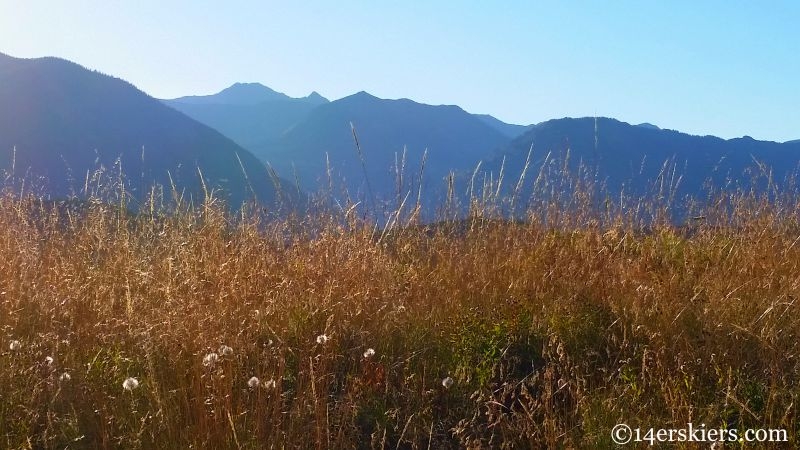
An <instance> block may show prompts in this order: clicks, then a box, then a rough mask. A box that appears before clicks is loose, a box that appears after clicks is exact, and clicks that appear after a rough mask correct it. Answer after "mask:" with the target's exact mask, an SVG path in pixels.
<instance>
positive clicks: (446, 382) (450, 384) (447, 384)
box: [442, 377, 455, 389]
mask: <svg viewBox="0 0 800 450" xmlns="http://www.w3.org/2000/svg"><path fill="white" fill-rule="evenodd" d="M454 383H455V381H453V379H452V378H450V377H447V378H445V379H444V380H442V386H444V387H445V389H450V388H451V387H453V384H454Z"/></svg>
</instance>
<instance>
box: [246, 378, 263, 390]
mask: <svg viewBox="0 0 800 450" xmlns="http://www.w3.org/2000/svg"><path fill="white" fill-rule="evenodd" d="M247 385H248V386H250V389H255V388H257V387H258V386H259V385H261V380H259V379H258V377H251V378H250V379H249V380H247Z"/></svg>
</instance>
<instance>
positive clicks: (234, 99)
mask: <svg viewBox="0 0 800 450" xmlns="http://www.w3.org/2000/svg"><path fill="white" fill-rule="evenodd" d="M287 100H289V101H291V100H300V101H304V102H307V103H311V104H315V105H318V104H322V103H327V102H328V100H327V99H325V97H323V96H321V95H319V94H318V93H316V92H312V93H311V94H310V95H309V96H308V97H305V98H292V97H289V96H288V95H286V94H284V93H282V92H277V91H274V90H272V89H270V88H268V87H266V86H264V85H263V84H260V83H235V84H233V85H232V86H230V87H228V88H226V89H223V90H221V91H220V92H217V93H216V94H211V95H192V96H188V97H179V98H176V99H172V100H165V101H166V102H167V103H183V104H191V105H209V104H213V105H257V104H259V103H263V102H275V101H287Z"/></svg>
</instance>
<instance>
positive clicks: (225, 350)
mask: <svg viewBox="0 0 800 450" xmlns="http://www.w3.org/2000/svg"><path fill="white" fill-rule="evenodd" d="M219 354H220V355H222V356H231V355H233V349H232V348H230V347H228V346H227V345H222V346H220V347H219Z"/></svg>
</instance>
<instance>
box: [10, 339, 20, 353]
mask: <svg viewBox="0 0 800 450" xmlns="http://www.w3.org/2000/svg"><path fill="white" fill-rule="evenodd" d="M21 348H22V344H21V343H20V342H19V341H18V340H16V339H15V340H13V341H11V343H10V344H8V349H9V350H11V351H12V352H15V351H17V350H19V349H21Z"/></svg>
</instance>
